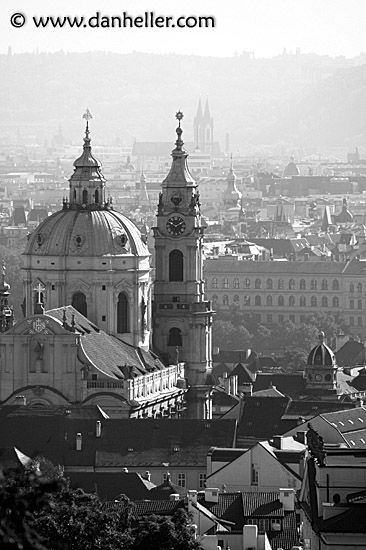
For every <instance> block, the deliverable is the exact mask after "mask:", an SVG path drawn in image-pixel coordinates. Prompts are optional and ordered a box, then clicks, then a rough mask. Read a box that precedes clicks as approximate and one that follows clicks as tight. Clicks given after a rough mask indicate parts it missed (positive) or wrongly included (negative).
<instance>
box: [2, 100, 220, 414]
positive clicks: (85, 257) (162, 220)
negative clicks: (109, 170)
mask: <svg viewBox="0 0 366 550" xmlns="http://www.w3.org/2000/svg"><path fill="white" fill-rule="evenodd" d="M84 118H85V119H86V131H85V137H84V145H83V152H82V155H81V156H80V157H79V158H78V159H77V160H76V161H75V162H74V173H73V174H72V176H71V178H70V180H69V182H70V188H69V197H68V198H67V199H66V198H65V199H64V201H63V206H62V209H61V210H60V211H58V212H56V213H54V214H53V215H51V216H49V217H48V218H46V219H45V220H44V221H43V222H42V223H41V224H40V225H39V226H38V227H37V228H36V229H35V231H34V232H33V233H32V234H31V235H30V238H29V240H28V243H27V246H26V249H25V252H24V255H23V257H24V268H23V279H24V303H23V313H24V319H23V320H21V321H19V322H18V323H16V324H15V325H14V326H13V327H11V328H8V330H5V331H3V332H2V333H1V334H0V353H1V359H0V402H1V404H14V403H16V402H17V400H18V401H19V400H21V401H22V400H23V401H24V402H25V401H26V402H28V403H29V404H38V405H47V404H48V405H72V404H78V405H86V404H88V405H101V406H103V407H104V408H109V409H110V410H115V411H119V412H118V414H122V416H130V417H137V418H140V417H146V416H150V417H161V416H180V415H181V413H182V410H183V408H184V407H183V399H184V396H185V393H186V391H187V390H186V382H187V381H186V380H185V377H186V378H188V383H189V385H190V386H191V387H192V391H191V392H190V395H194V396H195V398H194V400H193V401H194V402H196V401H199V402H200V404H201V405H200V406H198V407H197V406H195V405H194V404H193V403H192V404H191V405H190V407H189V410H190V413H189V414H190V416H191V417H200V418H209V417H210V415H211V409H210V404H209V403H210V398H209V397H210V388H209V386H206V383H207V382H209V380H208V378H207V375H208V374H209V371H210V368H211V358H210V353H211V351H210V349H211V316H212V312H211V311H210V306H209V303H208V302H205V300H204V294H203V292H204V289H203V277H202V232H203V227H202V224H201V218H200V212H199V197H198V193H197V185H196V183H195V182H194V181H193V180H192V177H191V176H190V174H189V171H188V168H187V166H186V157H187V153H186V152H185V151H184V150H183V149H182V145H183V142H181V140H180V134H179V136H178V140H177V144H176V145H177V147H176V149H174V151H173V153H172V156H173V164H172V169H171V171H170V174H169V176H168V177H167V178H166V180H165V182H164V183H163V192H162V195H161V199H160V202H159V207H158V218H157V220H158V221H157V229H156V235H155V238H156V249H157V262H158V266H159V267H158V268H157V280H156V283H155V285H156V286H155V301H154V303H155V307H156V312H158V313H157V316H156V321H155V329H156V333H155V338H154V344H155V349H156V351H157V353H154V352H152V351H151V339H152V338H151V337H152V305H151V304H152V280H151V268H150V252H149V250H148V248H147V246H146V243H145V239H144V238H143V237H142V236H141V234H140V232H139V231H138V229H137V228H136V226H135V225H134V224H133V223H132V222H131V221H130V220H129V219H128V218H127V217H125V216H123V215H122V214H120V213H118V212H116V211H115V210H114V209H113V204H112V199H110V198H108V197H107V196H106V186H105V179H104V177H103V174H102V172H101V164H100V162H99V161H98V159H96V158H95V157H94V155H93V153H92V148H91V141H90V132H89V120H90V118H91V115H90V113H89V111H87V112H86V114H85V115H84ZM179 129H180V121H179ZM180 132H181V130H180ZM182 174H183V175H184V177H183V179H182V178H181V176H182ZM172 188H174V189H173V190H172ZM173 195H174V197H175V199H177V197H178V195H179V197H180V198H179V201H178V202H177V203H176V204H175V203H173V202H172V200H171V199H172V198H173ZM175 199H174V200H175ZM163 203H165V204H166V205H167V204H168V203H169V204H170V208H171V210H172V211H169V212H168V210H167V209H165V210H164V208H163V207H162V204H163ZM176 206H177V207H179V208H176ZM179 216H180V218H179V222H177V218H178V217H179ZM182 221H183V223H182ZM178 224H179V226H178ZM183 226H184V230H183V233H184V232H185V230H186V234H185V235H184V238H182V234H181V229H182V228H183ZM178 227H179V231H178ZM178 242H179V245H178V246H177V243H178ZM174 251H175V252H174ZM183 257H184V265H185V267H184V268H183V267H182V265H183V264H182V261H183V260H182V258H183ZM169 265H170V267H169ZM167 266H168V267H167ZM167 269H170V272H168V271H167ZM183 269H184V281H183V280H182V278H181V274H182V270H183ZM169 273H175V275H173V276H171V275H169ZM178 273H179V274H180V275H179V277H178V276H177V274H178ZM173 295H174V296H176V297H177V302H173V301H172V296H173ZM165 303H169V304H171V303H180V304H181V305H182V306H185V307H182V308H181V309H180V310H179V314H178V315H176V316H175V319H174V320H173V319H171V318H169V316H165V317H163V316H162V315H161V313H163V312H164V311H166V310H165V309H164V308H160V304H165ZM169 307H170V306H169ZM167 311H168V312H169V311H170V309H169V308H168V309H167ZM177 311H178V310H177ZM175 313H176V312H175ZM192 324H193V326H191V325H192ZM172 328H173V329H175V332H174V330H173V331H172V330H171V329H172ZM178 331H179V333H180V337H178ZM182 337H184V344H183V342H182ZM169 338H170V340H169ZM173 341H174V342H173ZM172 342H173V343H172ZM192 344H193V345H192ZM162 359H164V360H165V361H164V362H163V361H162ZM184 363H186V372H187V373H188V374H185V373H184ZM196 387H197V388H199V390H197V391H196V392H195V390H194V389H193V388H196ZM202 388H203V389H202ZM202 392H203V394H204V400H205V405H204V406H202V401H203V398H202V396H201V394H202ZM197 396H198V397H197ZM192 411H193V412H192ZM196 415H200V416H196Z"/></svg>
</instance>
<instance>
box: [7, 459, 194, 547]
mask: <svg viewBox="0 0 366 550" xmlns="http://www.w3.org/2000/svg"><path fill="white" fill-rule="evenodd" d="M0 548H1V550H80V549H82V550H143V549H145V548H149V549H151V550H198V548H199V544H198V543H197V542H196V541H195V537H194V531H193V529H192V527H191V526H190V521H189V517H188V515H187V514H186V513H185V511H179V512H177V514H176V515H175V516H173V518H171V519H168V518H156V517H153V518H151V517H148V518H145V519H143V520H142V521H141V522H139V521H137V520H136V518H135V517H134V505H133V504H132V503H131V502H130V501H129V499H128V498H127V497H126V496H125V495H120V496H119V497H118V498H117V501H116V505H115V506H111V507H106V506H104V505H103V503H102V502H101V501H100V499H99V497H98V495H97V494H94V493H93V494H88V493H85V492H84V491H83V490H82V489H75V490H74V489H72V488H70V485H69V483H68V482H67V481H66V480H65V479H64V478H63V477H62V472H61V469H60V468H55V467H54V466H53V465H52V464H51V463H49V462H48V461H47V460H45V459H42V458H38V459H35V460H33V461H32V462H31V464H30V465H29V466H28V467H26V468H22V469H13V470H7V471H6V472H5V474H3V475H2V476H1V478H0Z"/></svg>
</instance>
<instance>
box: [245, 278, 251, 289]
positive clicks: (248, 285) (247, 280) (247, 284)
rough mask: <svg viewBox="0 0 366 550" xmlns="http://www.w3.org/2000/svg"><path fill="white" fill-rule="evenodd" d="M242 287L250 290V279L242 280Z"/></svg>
mask: <svg viewBox="0 0 366 550" xmlns="http://www.w3.org/2000/svg"><path fill="white" fill-rule="evenodd" d="M244 286H245V288H250V279H248V277H247V278H246V279H245V280H244Z"/></svg>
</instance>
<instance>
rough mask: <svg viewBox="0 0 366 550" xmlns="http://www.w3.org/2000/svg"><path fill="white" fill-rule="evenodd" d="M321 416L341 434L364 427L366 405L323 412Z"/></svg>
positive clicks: (365, 422) (365, 426)
mask: <svg viewBox="0 0 366 550" xmlns="http://www.w3.org/2000/svg"><path fill="white" fill-rule="evenodd" d="M321 417H322V418H324V420H326V421H327V422H329V424H331V425H332V426H334V427H335V428H337V430H338V431H339V432H340V433H342V434H345V433H347V432H354V431H356V430H364V429H366V407H356V408H354V409H348V410H343V411H337V412H329V413H324V414H321Z"/></svg>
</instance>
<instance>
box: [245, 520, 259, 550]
mask: <svg viewBox="0 0 366 550" xmlns="http://www.w3.org/2000/svg"><path fill="white" fill-rule="evenodd" d="M257 542H258V526H257V525H244V527H243V546H242V548H243V549H244V550H249V548H254V550H256V549H257V548H258V546H257Z"/></svg>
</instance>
